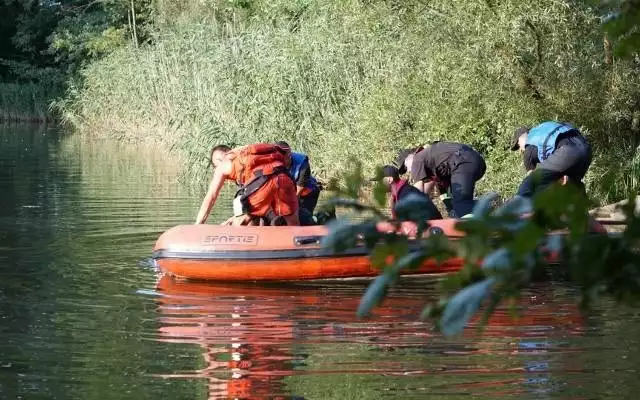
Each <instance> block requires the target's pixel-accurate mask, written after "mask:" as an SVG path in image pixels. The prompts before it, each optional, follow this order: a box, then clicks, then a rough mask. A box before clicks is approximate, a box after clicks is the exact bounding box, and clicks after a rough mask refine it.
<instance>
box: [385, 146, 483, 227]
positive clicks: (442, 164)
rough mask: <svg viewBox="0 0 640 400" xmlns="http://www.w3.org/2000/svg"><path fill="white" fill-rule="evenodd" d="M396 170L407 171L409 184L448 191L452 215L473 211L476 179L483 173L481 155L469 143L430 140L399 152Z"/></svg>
mask: <svg viewBox="0 0 640 400" xmlns="http://www.w3.org/2000/svg"><path fill="white" fill-rule="evenodd" d="M396 163H397V165H398V171H399V173H400V174H404V173H405V172H406V171H409V173H410V177H411V181H412V182H413V186H415V187H416V188H417V189H419V190H420V191H422V192H423V193H426V194H428V193H430V192H431V190H432V189H433V187H434V186H436V185H437V186H438V188H439V190H440V191H443V190H450V191H451V196H452V206H453V215H452V216H453V217H455V218H462V217H464V216H465V215H467V214H470V213H471V212H472V211H473V206H474V204H475V203H474V199H473V195H474V191H475V186H476V182H477V181H478V180H480V179H481V178H482V177H483V176H484V173H485V172H486V169H487V166H486V164H485V161H484V158H483V157H482V156H481V155H480V153H478V152H477V151H476V150H474V149H473V148H472V147H471V146H469V145H466V144H462V143H455V142H441V141H437V142H433V143H432V144H428V145H425V146H421V147H418V148H414V149H407V150H403V151H402V152H400V154H399V156H398V159H397V161H396Z"/></svg>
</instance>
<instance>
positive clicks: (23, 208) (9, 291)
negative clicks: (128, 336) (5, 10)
mask: <svg viewBox="0 0 640 400" xmlns="http://www.w3.org/2000/svg"><path fill="white" fill-rule="evenodd" d="M58 138H59V136H58V134H57V133H56V132H54V131H47V130H45V129H44V127H41V126H37V125H28V126H15V125H8V126H7V125H0V321H1V323H0V397H3V396H7V397H6V398H16V396H18V395H20V394H24V393H29V392H33V391H34V390H33V389H34V388H37V389H38V390H37V391H38V392H41V393H46V392H47V391H51V392H55V391H56V390H57V389H59V388H60V387H61V385H60V383H59V382H52V381H50V382H48V383H44V382H43V381H42V378H41V377H43V376H48V375H49V374H50V373H51V372H52V371H53V370H54V364H53V363H52V362H51V361H52V360H50V359H48V358H47V357H46V356H45V355H44V354H43V351H42V349H43V348H46V347H47V346H48V343H49V341H50V340H52V338H54V337H57V336H58V337H59V333H58V332H57V329H56V326H55V323H53V316H54V315H55V313H56V307H55V302H53V301H52V300H51V299H55V298H56V286H57V285H60V282H61V281H62V278H61V277H60V276H58V275H56V274H50V273H47V272H48V271H47V267H48V265H49V264H50V263H51V260H50V259H48V258H47V257H44V256H43V253H44V252H45V251H46V250H47V249H48V247H49V246H50V245H51V243H52V242H53V241H54V240H55V237H56V234H57V232H58V229H59V225H58V220H57V216H58V213H59V212H60V210H61V208H62V207H61V203H60V193H61V192H62V191H64V192H65V193H70V194H73V193H74V191H75V190H76V186H75V185H73V184H69V185H65V184H64V183H65V182H66V181H67V180H68V177H69V176H68V174H67V171H60V170H56V169H55V168H53V167H52V162H53V159H54V153H55V151H56V150H57V148H58V140H57V139H58ZM55 361H56V362H55V365H56V367H55V368H60V369H64V368H66V367H67V366H68V365H69V364H70V362H71V360H70V357H69V356H68V354H60V355H59V358H58V359H57V360H55Z"/></svg>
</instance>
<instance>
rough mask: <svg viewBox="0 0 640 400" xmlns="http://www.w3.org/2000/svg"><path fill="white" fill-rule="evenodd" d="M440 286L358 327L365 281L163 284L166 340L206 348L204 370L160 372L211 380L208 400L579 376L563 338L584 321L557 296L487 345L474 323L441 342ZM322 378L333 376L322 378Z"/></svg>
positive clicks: (536, 388)
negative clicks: (435, 322) (437, 317)
mask: <svg viewBox="0 0 640 400" xmlns="http://www.w3.org/2000/svg"><path fill="white" fill-rule="evenodd" d="M434 285H435V281H433V280H425V281H424V282H422V283H420V284H418V285H416V284H415V283H412V284H406V285H403V287H402V289H400V290H397V291H395V292H394V293H392V295H391V297H390V298H389V300H388V301H386V302H385V303H384V304H383V306H382V307H380V308H379V309H377V310H376V313H375V314H376V315H375V317H374V318H373V319H371V320H362V321H357V320H355V319H354V310H355V309H356V307H357V304H358V302H359V300H360V296H361V295H362V291H363V289H364V287H365V286H364V284H362V283H356V284H346V283H338V284H334V285H333V286H321V285H308V284H305V285H289V286H282V285H270V286H269V285H264V284H262V285H237V284H235V285H228V284H217V285H216V284H211V283H201V282H197V283H196V282H188V281H176V280H173V279H172V278H169V277H166V276H164V277H162V278H161V279H160V280H159V282H158V285H157V289H158V291H159V293H160V294H161V295H160V296H159V297H158V298H157V303H158V308H159V312H160V314H159V323H160V326H159V328H158V329H159V331H158V333H159V340H161V341H166V342H171V343H189V344H193V345H197V346H199V347H200V348H201V351H202V362H203V365H204V366H203V367H202V368H198V369H194V370H191V371H178V372H176V373H173V374H166V375H164V376H165V377H167V378H194V377H198V378H201V379H204V380H206V381H207V382H208V398H209V399H226V398H274V396H280V397H282V398H292V396H293V397H295V398H307V396H309V397H308V398H329V397H330V398H343V397H342V396H348V397H350V398H370V397H367V396H368V395H374V396H375V398H379V397H386V396H391V395H393V396H397V395H400V394H401V396H402V397H403V398H406V397H420V396H422V395H424V394H425V393H426V392H429V393H434V392H435V393H437V392H440V394H442V395H445V394H447V395H453V394H457V395H462V394H465V395H470V394H474V395H477V396H487V397H488V398H493V396H502V395H524V394H526V393H529V394H535V393H537V394H541V393H554V392H558V391H561V390H563V387H564V386H565V385H566V384H567V381H564V379H565V377H563V376H558V375H557V372H561V373H563V372H567V371H570V370H575V371H580V366H578V365H572V363H571V354H572V353H575V352H582V351H583V349H579V348H568V347H567V344H568V343H567V341H568V340H570V338H571V337H576V336H580V335H583V334H584V333H585V332H586V331H587V328H586V326H585V320H584V318H583V317H582V316H581V314H580V312H579V310H578V308H577V307H576V306H575V305H574V304H572V303H569V302H563V301H558V299H556V298H555V297H554V293H553V292H552V291H547V292H546V293H545V290H544V289H543V290H541V291H538V292H537V294H536V295H531V296H528V297H526V298H525V300H524V301H523V303H522V304H521V305H522V306H526V307H527V308H528V312H527V314H526V316H524V317H522V318H520V319H517V320H513V319H512V318H511V316H510V315H509V313H508V310H501V311H500V312H498V313H497V314H496V315H495V316H494V317H493V318H491V320H490V321H489V328H488V329H487V330H486V331H485V332H484V334H483V336H482V337H478V336H476V335H475V334H476V332H475V331H474V329H473V327H470V329H468V330H467V331H465V334H464V336H463V337H462V338H456V339H455V340H445V339H443V338H442V337H440V336H439V335H435V334H433V332H432V331H431V329H430V326H429V325H428V324H426V323H422V322H419V321H417V320H416V316H417V315H418V314H419V312H420V309H421V306H422V304H423V301H424V299H425V296H426V297H427V298H428V297H432V296H434V295H435V292H434V291H433V290H434ZM358 375H360V376H363V377H365V379H364V380H362V379H359V380H357V381H358V384H355V385H354V384H353V383H349V384H346V386H347V387H348V388H349V389H348V391H345V388H344V387H343V386H344V385H345V382H344V380H345V378H346V380H347V381H348V380H350V379H349V378H347V377H354V376H358ZM322 377H325V378H328V379H320V380H318V379H316V378H322ZM390 377H395V378H396V379H391V378H390ZM574 381H575V379H574ZM320 382H322V383H321V384H319V383H320ZM323 385H328V387H324V388H323V387H322V386H323ZM365 388H366V389H365ZM360 390H363V394H364V397H358V393H359V392H360ZM320 393H322V397H318V394H320Z"/></svg>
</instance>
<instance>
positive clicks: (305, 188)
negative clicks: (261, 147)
mask: <svg viewBox="0 0 640 400" xmlns="http://www.w3.org/2000/svg"><path fill="white" fill-rule="evenodd" d="M276 145H278V146H280V147H281V148H286V149H289V154H290V156H289V159H288V164H287V166H288V168H289V173H290V174H291V177H292V178H293V180H294V181H295V183H296V193H297V195H298V199H299V201H300V208H299V215H300V224H301V225H315V224H316V221H315V220H314V218H313V212H314V210H315V208H316V205H317V204H318V198H319V197H320V191H321V190H322V186H321V185H320V183H319V182H318V180H317V179H316V178H314V177H313V175H311V165H310V163H309V156H307V155H306V154H304V153H298V152H295V151H291V146H289V144H288V143H287V142H285V141H278V142H276Z"/></svg>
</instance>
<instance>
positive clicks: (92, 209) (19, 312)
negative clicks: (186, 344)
mask: <svg viewBox="0 0 640 400" xmlns="http://www.w3.org/2000/svg"><path fill="white" fill-rule="evenodd" d="M149 153H151V151H149ZM142 156H144V157H142ZM165 161H166V160H163V159H162V155H161V154H157V155H155V156H153V155H151V154H148V153H145V152H143V151H139V152H135V151H133V150H131V149H130V151H129V152H124V151H123V148H122V147H121V145H118V144H117V143H115V142H112V141H104V140H102V141H99V142H95V141H94V142H91V141H90V140H86V139H85V141H82V140H80V139H79V138H77V137H70V136H66V135H63V134H58V133H57V132H54V131H48V132H46V133H45V132H44V131H42V130H39V129H38V127H37V126H35V125H30V126H26V127H22V128H21V127H16V126H10V127H8V129H7V130H6V131H4V130H0V398H2V399H4V398H17V396H19V395H22V396H23V397H24V398H27V399H37V398H44V399H50V398H65V399H66V398H81V399H94V398H95V399H106V398H117V399H123V398H135V399H145V398H149V399H151V398H154V399H155V398H159V397H164V396H166V397H168V398H173V399H177V398H180V397H179V396H181V395H184V393H185V392H187V391H189V390H194V389H195V388H194V386H196V385H194V383H193V382H178V383H177V384H173V385H171V387H168V386H166V385H161V386H158V387H157V388H156V387H153V386H151V387H150V386H149V385H147V386H145V385H142V384H141V382H146V381H148V376H147V374H148V373H150V372H153V371H154V368H160V367H161V366H162V364H163V363H165V362H166V360H165V359H164V357H163V356H158V354H166V352H165V351H164V350H165V349H164V348H163V346H162V344H159V343H157V342H154V341H147V340H142V339H141V338H142V337H143V336H144V332H145V330H151V329H155V326H154V327H150V326H148V325H146V324H145V323H144V322H145V321H148V320H149V319H148V318H145V316H146V315H147V313H148V306H147V304H146V303H145V302H146V301H148V302H152V300H150V299H145V298H140V297H139V296H137V295H136V294H135V290H136V289H137V288H139V287H140V285H144V282H145V281H152V279H153V277H152V276H151V273H150V271H149V270H146V269H143V268H139V267H138V266H137V265H136V263H137V261H138V260H140V259H141V258H144V257H148V256H149V249H151V248H152V245H153V242H154V241H155V240H156V238H157V237H158V234H159V233H160V232H161V231H162V230H164V229H166V228H167V227H168V226H171V225H173V222H172V219H173V221H175V220H181V221H184V220H185V219H186V218H187V216H188V219H189V220H190V219H191V218H192V216H191V214H192V208H190V207H188V202H186V201H184V198H185V197H187V196H186V195H181V192H180V188H179V187H178V186H177V185H176V182H175V175H174V176H172V177H171V176H168V172H167V169H170V166H166V165H165ZM154 163H155V164H154ZM163 166H164V167H163ZM165 167H166V168H165ZM163 168H164V169H163ZM156 176H157V177H156ZM196 201H198V200H196ZM181 202H184V203H187V207H185V206H184V204H181ZM181 207H182V208H183V209H185V210H187V209H188V210H187V211H188V212H185V213H184V214H183V215H180V208H181ZM173 347H175V346H173ZM171 350H172V349H169V351H171ZM183 354H189V352H188V350H187V352H184V353H183ZM158 364H160V366H158ZM114 388H117V389H115V390H114Z"/></svg>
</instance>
